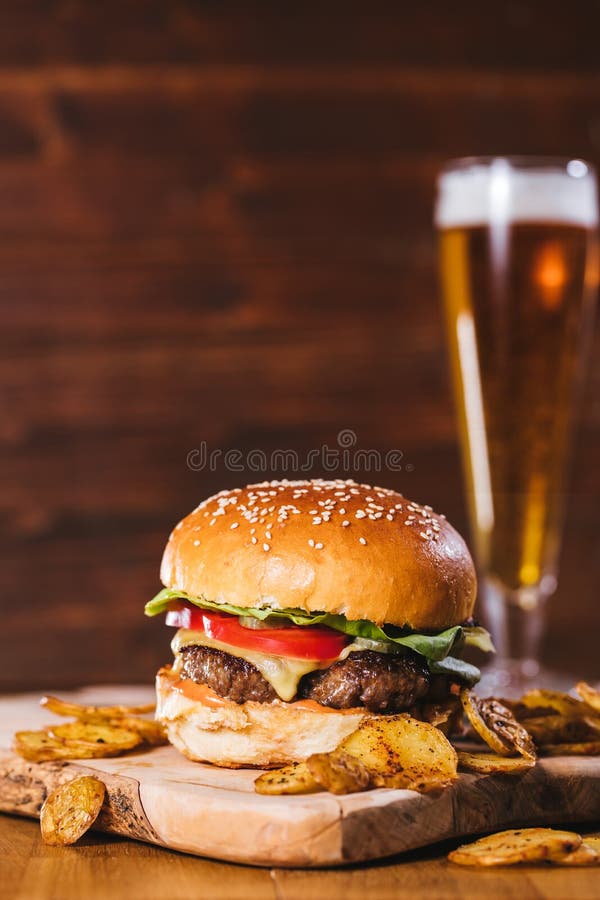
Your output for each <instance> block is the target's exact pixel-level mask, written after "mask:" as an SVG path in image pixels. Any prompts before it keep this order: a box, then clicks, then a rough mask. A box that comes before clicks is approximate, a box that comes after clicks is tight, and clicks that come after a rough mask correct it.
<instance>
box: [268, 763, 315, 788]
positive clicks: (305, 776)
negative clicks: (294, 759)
mask: <svg viewBox="0 0 600 900" xmlns="http://www.w3.org/2000/svg"><path fill="white" fill-rule="evenodd" d="M254 790H255V791H256V793H257V794H312V793H314V792H315V791H320V790H322V787H321V785H320V784H319V783H318V782H317V781H315V779H314V778H313V776H312V773H311V771H310V769H309V768H308V766H307V765H306V763H305V762H300V763H291V765H289V766H283V767H282V768H281V769H273V770H272V771H270V772H264V773H263V774H262V775H259V776H258V778H256V779H255V781H254Z"/></svg>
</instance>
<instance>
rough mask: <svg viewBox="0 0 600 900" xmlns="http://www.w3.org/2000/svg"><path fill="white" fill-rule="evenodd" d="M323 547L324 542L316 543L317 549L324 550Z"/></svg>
mask: <svg viewBox="0 0 600 900" xmlns="http://www.w3.org/2000/svg"><path fill="white" fill-rule="evenodd" d="M322 549H323V544H322V543H321V542H320V541H319V543H318V544H315V550H322Z"/></svg>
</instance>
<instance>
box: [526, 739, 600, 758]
mask: <svg viewBox="0 0 600 900" xmlns="http://www.w3.org/2000/svg"><path fill="white" fill-rule="evenodd" d="M540 753H541V754H542V756H600V741H581V742H580V743H569V744H544V745H543V746H541V747H540Z"/></svg>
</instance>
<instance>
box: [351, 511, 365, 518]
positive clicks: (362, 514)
mask: <svg viewBox="0 0 600 900" xmlns="http://www.w3.org/2000/svg"><path fill="white" fill-rule="evenodd" d="M366 515H367V514H366V512H365V511H364V509H357V510H356V512H355V513H354V517H355V518H356V519H364V518H365V516H366Z"/></svg>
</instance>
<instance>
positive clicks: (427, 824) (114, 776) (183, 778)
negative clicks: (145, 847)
mask: <svg viewBox="0 0 600 900" xmlns="http://www.w3.org/2000/svg"><path fill="white" fill-rule="evenodd" d="M61 696H64V697H65V698H69V699H74V700H76V701H78V702H86V703H143V702H147V701H151V700H152V691H151V690H150V689H146V688H131V687H114V686H111V687H106V688H100V687H97V688H88V689H86V690H83V691H79V692H77V693H76V694H61ZM38 701H39V696H38V695H21V696H14V697H7V698H4V699H0V811H3V812H9V813H17V814H19V815H24V816H32V817H37V816H38V815H39V810H40V807H41V804H42V802H43V801H44V798H45V797H46V795H47V793H48V792H49V791H50V790H52V789H53V788H54V787H56V786H57V785H58V784H60V783H62V782H65V781H70V780H71V779H72V778H73V777H75V776H76V775H78V774H90V773H95V774H97V775H98V776H99V777H100V778H101V779H102V780H103V781H104V782H105V783H106V787H107V798H108V799H107V803H106V809H105V810H104V811H103V812H102V814H101V817H100V819H99V820H98V822H97V827H98V829H99V830H102V831H111V832H115V833H117V834H121V835H126V836H129V837H132V838H136V839H138V840H142V841H148V842H150V843H153V844H159V845H161V846H164V847H170V848H171V849H174V850H182V851H185V852H187V853H195V854H197V855H200V856H210V857H215V858H217V859H222V860H227V861H231V862H240V863H248V864H251V865H261V866H271V865H276V866H326V865H342V864H344V863H354V862H359V861H364V860H373V859H380V858H382V857H385V856H391V855H393V854H396V853H399V852H401V851H403V850H410V849H414V848H416V847H422V846H424V845H426V844H432V843H435V842H436V841H440V840H443V839H446V838H456V837H461V836H463V835H470V834H477V833H479V832H485V831H492V830H495V829H498V828H508V827H512V826H515V825H541V824H559V823H568V822H597V821H600V757H597V758H592V757H569V758H567V757H563V758H554V759H547V760H543V761H542V762H540V763H539V764H538V765H537V766H536V767H535V769H532V770H530V771H528V772H526V773H524V774H523V775H520V776H514V775H513V776H507V775H461V776H460V779H459V781H458V782H457V783H456V784H455V785H454V786H453V787H451V788H448V789H447V790H445V791H443V792H442V793H440V794H437V795H426V796H424V795H420V794H416V793H414V792H412V791H403V790H376V791H368V792H366V793H362V794H351V795H348V796H345V797H335V796H333V795H332V794H327V793H322V794H312V795H306V796H303V797H263V796H259V795H258V794H256V793H255V792H254V790H253V781H254V779H255V778H256V775H257V772H256V771H254V770H237V771H235V770H225V769H218V768H216V767H214V766H210V765H202V764H199V763H192V762H189V761H188V760H187V759H185V758H184V757H183V756H181V755H180V754H179V753H178V752H177V751H176V750H175V749H173V748H172V747H158V748H154V749H152V750H148V751H144V752H143V753H131V754H129V755H127V756H122V757H119V758H116V759H98V760H84V761H81V762H73V763H70V762H52V763H28V762H25V761H24V760H22V759H20V758H19V757H17V756H15V755H14V754H12V753H10V751H9V749H8V748H9V747H10V743H11V739H12V735H13V733H14V732H15V731H17V730H20V729H25V728H39V727H41V726H42V725H47V724H50V723H51V722H52V721H53V720H54V721H56V717H54V716H52V715H51V714H50V713H48V712H47V711H45V710H42V709H40V708H39V705H38Z"/></svg>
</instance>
